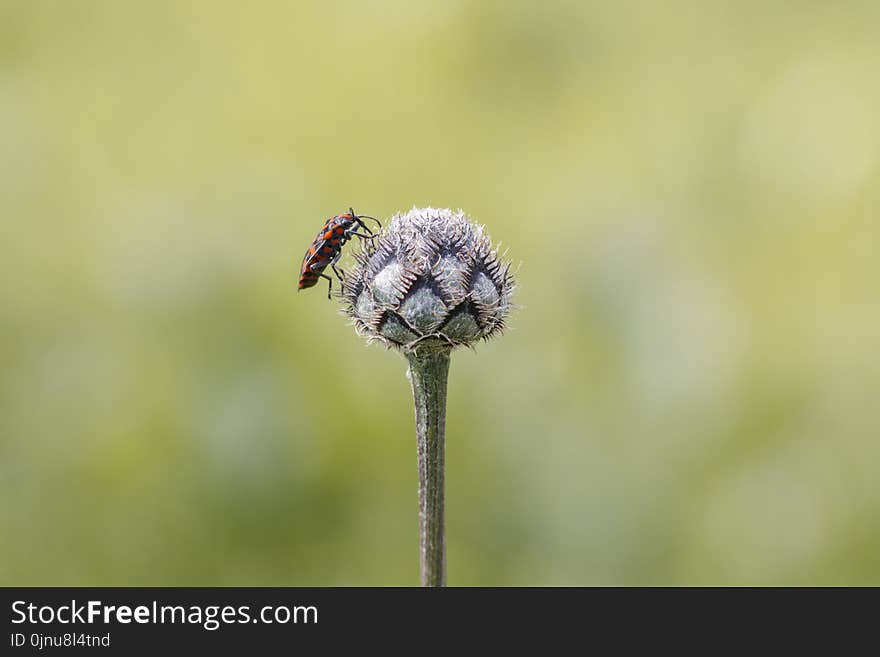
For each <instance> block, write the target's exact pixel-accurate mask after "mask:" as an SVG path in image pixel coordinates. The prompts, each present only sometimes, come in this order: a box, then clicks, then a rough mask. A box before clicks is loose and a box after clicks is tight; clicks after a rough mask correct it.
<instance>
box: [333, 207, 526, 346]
mask: <svg viewBox="0 0 880 657" xmlns="http://www.w3.org/2000/svg"><path fill="white" fill-rule="evenodd" d="M354 257H355V260H356V261H357V266H356V267H355V269H354V270H353V271H351V272H346V275H345V282H344V285H343V291H342V298H343V301H344V303H345V312H346V313H347V314H348V315H349V316H350V317H352V318H353V319H354V323H355V327H356V328H357V330H358V332H359V333H361V334H362V335H366V336H367V337H369V338H370V339H374V340H380V341H382V342H384V343H386V344H388V345H391V346H397V347H401V348H405V349H412V348H414V347H415V346H416V345H419V346H420V347H422V346H424V347H426V348H427V347H430V346H431V345H432V344H434V345H436V346H438V347H444V346H445V347H449V346H452V347H454V346H458V345H466V344H470V343H473V342H475V341H477V340H479V339H486V338H489V337H491V336H493V335H494V334H496V333H498V332H500V331H501V330H503V329H504V320H505V318H506V316H507V313H508V311H509V309H510V297H511V294H512V292H513V287H514V285H513V279H512V277H511V275H510V263H507V262H502V260H501V259H499V256H498V253H497V252H496V251H495V250H493V249H492V243H491V241H490V240H489V238H488V237H487V236H486V235H485V234H484V232H483V227H482V226H478V225H476V224H473V223H471V222H470V221H469V220H468V219H467V217H466V216H465V214H464V213H463V212H461V211H459V212H453V211H451V210H445V209H444V210H438V209H435V208H419V209H417V208H413V209H412V210H410V211H409V212H407V213H406V214H398V215H396V216H395V217H393V218H392V219H391V222H390V223H389V224H388V227H387V228H386V229H385V230H384V231H383V232H382V234H381V235H380V236H379V237H378V238H377V239H375V240H364V247H363V250H361V251H360V252H355V253H354Z"/></svg>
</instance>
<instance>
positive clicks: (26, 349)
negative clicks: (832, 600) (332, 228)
mask: <svg viewBox="0 0 880 657" xmlns="http://www.w3.org/2000/svg"><path fill="white" fill-rule="evenodd" d="M878 34H880V5H878V3H876V2H873V1H865V2H840V3H818V2H799V3H798V2H740V3H733V2H700V1H698V0H688V1H679V2H666V3H659V2H657V3H651V2H621V3H607V2H606V3H598V2H594V3H587V2H574V1H571V2H564V1H551V2H546V3H539V2H534V1H532V0H529V1H515V0H511V1H505V2H502V1H473V2H462V1H448V2H446V1H444V2H407V1H405V0H399V1H398V0H389V1H384V2H378V1H377V2H353V1H349V2H345V1H339V0H327V1H325V2H320V3H314V4H310V3H309V4H307V3H300V2H259V3H251V4H248V3H234V2H229V3H221V2H210V1H207V0H206V1H204V2H181V1H180V0H175V1H173V2H171V1H164V2H160V1H155V0H154V1H151V2H116V1H110V0H108V1H105V2H95V1H82V2H60V1H58V2H49V1H39V0H20V1H19V0H13V1H10V0H0V235H2V244H3V251H2V270H0V271H2V277H0V526H2V530H0V584H5V585H12V584H17V585H53V584H58V585H61V584H65V585H86V584H91V585H386V584H387V585H392V584H394V585H414V584H417V582H418V554H417V505H416V455H415V436H414V428H413V417H412V415H413V410H412V402H411V399H410V391H409V387H408V383H407V381H406V378H405V376H404V372H405V364H404V361H403V359H402V358H401V357H400V356H399V355H397V354H395V353H392V352H387V351H385V350H384V349H383V348H381V347H379V346H373V347H370V348H367V347H365V346H364V344H363V342H362V341H361V340H360V339H358V338H357V337H356V336H355V334H354V332H353V330H352V328H351V327H350V326H348V325H347V323H346V321H345V319H344V318H343V317H341V316H340V315H339V314H338V310H337V306H336V304H333V303H329V302H328V301H327V299H326V297H325V295H324V291H323V288H320V289H319V290H318V291H314V290H312V291H309V292H308V293H302V294H297V293H296V276H297V272H298V267H299V264H300V261H301V259H302V255H303V253H304V251H305V249H306V247H307V246H308V243H309V242H310V240H311V239H312V238H313V236H314V234H315V232H316V231H317V229H318V227H319V226H320V224H321V222H322V221H323V220H324V219H325V218H327V217H328V216H330V215H332V214H336V213H338V212H340V211H343V210H345V209H347V208H348V206H349V205H353V206H354V207H355V208H356V209H357V210H360V211H362V212H365V213H369V214H373V215H376V216H378V217H380V218H383V219H387V218H388V217H389V216H391V215H392V214H393V213H394V212H396V211H398V210H406V209H408V208H410V207H412V206H413V205H418V206H423V205H434V206H440V207H444V206H451V207H453V208H457V207H461V208H464V209H465V210H466V211H467V212H469V213H470V214H471V215H472V216H473V217H474V218H475V219H477V220H478V221H480V222H484V223H486V224H487V227H488V229H489V232H490V233H491V235H492V236H493V238H494V239H496V240H500V241H503V243H504V245H505V246H506V247H509V249H510V255H511V258H512V259H513V260H514V261H516V262H517V263H521V267H520V269H519V274H518V283H519V286H520V287H519V292H518V295H517V302H518V303H519V304H520V305H521V308H520V309H519V310H518V311H517V313H516V314H515V316H514V317H513V318H512V321H511V324H512V330H510V331H509V332H508V333H507V334H506V335H505V336H504V337H503V338H501V339H500V340H497V341H494V342H492V343H487V344H485V345H482V346H480V347H479V348H478V350H477V352H476V353H472V352H469V351H466V350H465V351H463V352H460V353H457V354H456V355H455V356H454V358H453V363H452V372H451V379H450V398H449V417H448V463H447V486H448V509H447V522H448V562H449V583H450V584H451V585H480V584H482V585H528V584H530V585H564V584H868V583H871V584H880V440H878V438H880V404H878V391H880V295H878V281H880V264H878V258H877V255H876V251H877V248H878V244H880V221H878V210H877V208H878V206H880V121H878V116H880V44H878V37H877V35H878Z"/></svg>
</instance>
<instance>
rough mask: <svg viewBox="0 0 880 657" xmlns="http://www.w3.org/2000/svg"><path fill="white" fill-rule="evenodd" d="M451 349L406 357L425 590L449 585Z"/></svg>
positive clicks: (408, 354) (413, 352)
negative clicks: (447, 481) (447, 519)
mask: <svg viewBox="0 0 880 657" xmlns="http://www.w3.org/2000/svg"><path fill="white" fill-rule="evenodd" d="M449 355H450V350H449V349H439V350H437V349H435V350H428V351H425V350H421V351H418V350H414V351H409V352H407V353H406V358H407V360H408V361H409V371H408V372H407V376H408V377H409V380H410V383H411V384H412V391H413V402H414V404H415V409H416V438H417V440H418V454H419V550H420V555H421V559H420V566H421V576H422V586H445V585H446V533H445V528H444V509H443V507H444V485H443V484H444V474H445V449H446V381H447V378H448V375H449Z"/></svg>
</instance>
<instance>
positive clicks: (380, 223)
mask: <svg viewBox="0 0 880 657" xmlns="http://www.w3.org/2000/svg"><path fill="white" fill-rule="evenodd" d="M348 210H349V212H351V216H352V217H354V218H355V219H372V220H373V221H375V222H376V223H377V224H379V228H381V227H382V222H380V221H379V220H378V219H376V217H371V216H370V215H368V214H361V215H357V214H355V213H354V208H349V209H348ZM364 228H366V226H364Z"/></svg>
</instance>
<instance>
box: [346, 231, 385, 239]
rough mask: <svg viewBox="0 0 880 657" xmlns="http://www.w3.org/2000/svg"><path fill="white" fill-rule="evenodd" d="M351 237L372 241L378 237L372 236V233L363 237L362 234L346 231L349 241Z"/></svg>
mask: <svg viewBox="0 0 880 657" xmlns="http://www.w3.org/2000/svg"><path fill="white" fill-rule="evenodd" d="M352 235H357V236H358V237H360V238H361V239H365V240H374V239H376V238H377V237H379V236H378V235H373V234H372V233H370V234H369V235H364V234H363V233H358V232H357V231H354V230H350V231H348V236H349V239H351V236H352Z"/></svg>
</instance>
